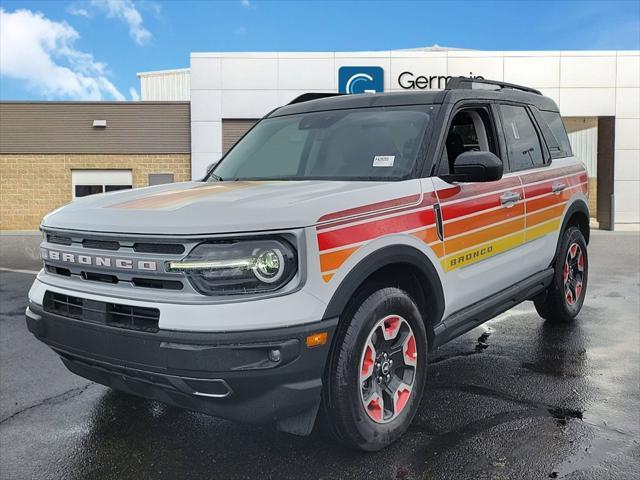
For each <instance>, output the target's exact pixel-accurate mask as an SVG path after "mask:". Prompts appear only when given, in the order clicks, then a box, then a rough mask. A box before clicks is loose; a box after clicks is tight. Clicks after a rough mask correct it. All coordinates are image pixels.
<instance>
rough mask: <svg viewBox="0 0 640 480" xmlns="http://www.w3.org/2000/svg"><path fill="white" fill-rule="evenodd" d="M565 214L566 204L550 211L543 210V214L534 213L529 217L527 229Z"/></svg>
mask: <svg viewBox="0 0 640 480" xmlns="http://www.w3.org/2000/svg"><path fill="white" fill-rule="evenodd" d="M562 212H564V204H560V205H556V206H555V207H553V208H550V209H549V210H543V211H542V212H534V213H530V214H529V215H527V227H532V226H533V225H538V224H539V223H542V222H546V221H547V220H551V219H552V218H556V217H559V216H560V215H562Z"/></svg>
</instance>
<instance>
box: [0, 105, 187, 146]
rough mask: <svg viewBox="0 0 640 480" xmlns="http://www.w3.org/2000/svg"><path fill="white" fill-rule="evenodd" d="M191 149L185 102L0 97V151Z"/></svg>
mask: <svg viewBox="0 0 640 480" xmlns="http://www.w3.org/2000/svg"><path fill="white" fill-rule="evenodd" d="M94 120H106V121H107V127H106V128H93V126H92V125H93V121H94ZM190 151H191V125H190V107H189V103H188V102H175V103H171V102H163V103H147V102H0V153H48V154H51V153H104V154H113V153H190Z"/></svg>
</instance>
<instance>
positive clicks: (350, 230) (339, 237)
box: [318, 209, 435, 251]
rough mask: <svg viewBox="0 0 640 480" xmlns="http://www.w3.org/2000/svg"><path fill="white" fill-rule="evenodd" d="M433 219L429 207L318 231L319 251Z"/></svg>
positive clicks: (410, 228)
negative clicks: (349, 225)
mask: <svg viewBox="0 0 640 480" xmlns="http://www.w3.org/2000/svg"><path fill="white" fill-rule="evenodd" d="M434 221H435V214H434V212H433V210H431V209H430V210H423V211H420V212H412V213H407V214H404V215H399V216H397V217H391V218H385V219H382V220H377V221H372V222H367V223H363V224H361V225H353V226H351V227H345V228H340V229H337V230H332V231H330V232H319V233H318V247H319V249H320V250H321V251H323V250H328V249H330V248H337V247H343V246H345V245H351V244H353V243H360V242H364V241H367V240H371V239H374V238H378V237H381V236H382V235H389V234H391V233H399V232H405V231H407V230H413V229H415V228H420V227H425V228H426V227H428V226H430V225H433V223H434Z"/></svg>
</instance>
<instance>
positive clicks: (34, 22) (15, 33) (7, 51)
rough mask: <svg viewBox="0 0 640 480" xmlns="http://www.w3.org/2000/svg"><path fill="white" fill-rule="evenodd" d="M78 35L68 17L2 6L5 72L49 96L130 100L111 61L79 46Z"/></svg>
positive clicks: (0, 63)
mask: <svg viewBox="0 0 640 480" xmlns="http://www.w3.org/2000/svg"><path fill="white" fill-rule="evenodd" d="M78 38H80V35H79V34H78V32H77V31H76V30H74V29H73V27H71V26H70V25H69V24H67V23H66V22H62V23H60V22H55V21H53V20H49V19H48V18H46V17H45V16H44V15H43V14H42V13H35V12H32V11H31V10H25V9H21V10H16V11H14V12H6V11H5V10H4V9H1V8H0V76H3V77H9V78H14V79H17V80H22V81H24V82H26V85H27V87H28V88H30V89H32V90H37V91H38V92H39V93H40V94H41V96H43V97H45V98H67V99H72V100H102V99H104V98H105V97H106V98H111V99H115V100H125V97H124V95H122V93H120V91H119V90H118V89H117V88H116V87H115V85H113V83H111V81H109V79H108V78H107V75H108V72H107V67H106V65H105V64H104V63H101V62H98V61H96V60H95V59H94V58H93V55H91V54H90V53H86V52H81V51H79V50H77V49H76V48H75V47H74V43H75V41H76V40H77V39H78Z"/></svg>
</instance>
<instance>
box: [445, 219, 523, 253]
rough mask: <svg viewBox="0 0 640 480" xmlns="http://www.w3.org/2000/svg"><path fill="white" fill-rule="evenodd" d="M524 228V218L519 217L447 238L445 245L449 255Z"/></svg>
mask: <svg viewBox="0 0 640 480" xmlns="http://www.w3.org/2000/svg"><path fill="white" fill-rule="evenodd" d="M522 229H524V219H522V218H518V219H516V220H511V221H510V222H507V223H503V224H501V225H495V226H493V227H489V228H486V229H484V230H481V231H479V232H474V233H470V234H468V235H463V236H461V237H458V238H454V239H453V240H445V242H444V247H445V250H446V252H447V255H449V254H451V253H454V252H457V251H459V250H464V249H465V248H469V247H473V246H474V245H477V244H479V243H483V242H488V241H489V240H493V239H495V238H498V237H502V236H504V235H509V234H510V233H515V232H517V231H518V230H522Z"/></svg>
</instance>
